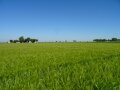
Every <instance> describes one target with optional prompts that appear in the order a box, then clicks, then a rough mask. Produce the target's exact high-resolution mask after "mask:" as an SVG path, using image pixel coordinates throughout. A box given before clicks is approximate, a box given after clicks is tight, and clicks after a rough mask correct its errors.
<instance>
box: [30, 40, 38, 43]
mask: <svg viewBox="0 0 120 90" xmlns="http://www.w3.org/2000/svg"><path fill="white" fill-rule="evenodd" d="M30 41H31V42H32V43H35V42H38V39H30Z"/></svg>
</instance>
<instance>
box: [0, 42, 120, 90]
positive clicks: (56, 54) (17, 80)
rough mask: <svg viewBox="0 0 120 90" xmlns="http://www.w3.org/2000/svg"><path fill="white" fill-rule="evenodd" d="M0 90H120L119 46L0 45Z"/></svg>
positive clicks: (89, 44) (99, 44) (74, 44)
mask: <svg viewBox="0 0 120 90" xmlns="http://www.w3.org/2000/svg"><path fill="white" fill-rule="evenodd" d="M0 90H120V43H39V44H0Z"/></svg>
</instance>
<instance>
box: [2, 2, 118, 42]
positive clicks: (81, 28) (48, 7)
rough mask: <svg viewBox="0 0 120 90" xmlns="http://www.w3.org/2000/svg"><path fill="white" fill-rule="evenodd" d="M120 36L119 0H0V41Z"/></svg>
mask: <svg viewBox="0 0 120 90" xmlns="http://www.w3.org/2000/svg"><path fill="white" fill-rule="evenodd" d="M19 36H25V37H33V38H38V39H39V40H40V41H52V40H53V41H55V40H74V39H75V40H79V41H81V40H82V41H84V40H85V41H86V40H92V39H94V38H112V37H117V38H120V0H0V41H7V40H9V39H16V38H18V37H19Z"/></svg>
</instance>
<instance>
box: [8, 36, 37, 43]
mask: <svg viewBox="0 0 120 90" xmlns="http://www.w3.org/2000/svg"><path fill="white" fill-rule="evenodd" d="M30 42H31V43H35V42H38V39H31V38H30V37H27V38H24V37H23V36H21V37H19V40H10V43H30Z"/></svg>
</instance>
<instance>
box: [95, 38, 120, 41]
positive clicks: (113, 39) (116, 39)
mask: <svg viewBox="0 0 120 90" xmlns="http://www.w3.org/2000/svg"><path fill="white" fill-rule="evenodd" d="M93 41H94V42H111V41H120V39H118V38H112V39H94V40H93Z"/></svg>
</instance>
